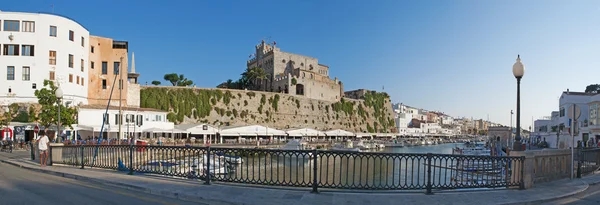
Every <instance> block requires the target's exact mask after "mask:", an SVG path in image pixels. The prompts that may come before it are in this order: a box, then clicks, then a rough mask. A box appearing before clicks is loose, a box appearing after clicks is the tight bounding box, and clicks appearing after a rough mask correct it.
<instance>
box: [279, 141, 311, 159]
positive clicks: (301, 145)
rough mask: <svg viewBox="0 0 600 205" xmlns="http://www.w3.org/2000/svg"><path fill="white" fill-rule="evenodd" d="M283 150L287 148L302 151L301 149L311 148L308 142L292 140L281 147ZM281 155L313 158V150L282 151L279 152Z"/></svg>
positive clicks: (287, 149)
mask: <svg viewBox="0 0 600 205" xmlns="http://www.w3.org/2000/svg"><path fill="white" fill-rule="evenodd" d="M281 150H285V151H294V150H298V151H300V150H309V149H308V143H306V142H302V141H300V140H291V141H290V142H288V143H287V144H285V145H284V146H283V147H282V148H281ZM279 156H281V157H293V158H300V159H312V158H313V153H312V152H281V153H280V154H279Z"/></svg>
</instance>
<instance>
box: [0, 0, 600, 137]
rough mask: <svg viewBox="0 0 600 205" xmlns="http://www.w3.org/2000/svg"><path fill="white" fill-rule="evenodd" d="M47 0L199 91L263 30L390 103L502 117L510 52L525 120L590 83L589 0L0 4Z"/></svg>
mask: <svg viewBox="0 0 600 205" xmlns="http://www.w3.org/2000/svg"><path fill="white" fill-rule="evenodd" d="M84 2H85V3H84ZM52 4H54V11H55V13H57V14H62V15H66V16H69V17H71V18H73V19H76V20H77V21H78V22H80V23H81V24H83V25H84V26H85V27H87V28H88V29H89V31H90V33H91V34H93V35H99V36H105V37H111V38H114V39H117V40H126V41H129V43H130V44H129V45H130V52H131V51H133V52H135V54H136V69H137V71H138V72H139V73H141V74H142V76H141V79H140V81H141V82H142V83H144V82H148V83H150V82H151V81H152V80H160V79H162V77H163V75H164V74H165V73H167V72H177V73H183V74H185V75H186V76H187V77H188V78H191V79H192V80H193V81H194V82H195V83H196V84H197V86H199V87H215V86H216V85H218V84H219V83H220V82H223V81H225V80H227V79H233V80H235V79H237V78H238V77H239V74H240V73H241V72H242V71H243V70H244V69H245V66H246V60H248V56H249V55H250V54H251V53H252V52H253V51H254V50H253V48H254V45H256V44H257V43H259V42H260V40H262V39H263V38H265V37H271V39H272V40H275V41H277V46H279V47H280V48H281V49H282V50H285V51H289V52H293V53H299V54H304V55H308V56H313V57H316V58H319V61H320V63H322V64H326V65H329V66H330V69H331V71H330V75H331V77H332V78H333V77H338V78H340V79H341V80H342V81H343V82H344V86H345V89H346V90H350V89H358V88H366V89H373V90H378V91H381V90H382V88H383V87H385V90H384V91H385V92H388V93H389V94H390V95H391V96H392V100H393V102H402V103H404V104H408V105H411V106H415V107H420V108H425V109H429V110H439V111H443V112H445V113H448V114H450V115H453V116H467V117H473V118H482V119H487V116H488V115H489V119H490V120H491V121H495V122H499V123H503V124H505V125H508V124H509V123H510V110H511V109H516V80H515V79H514V77H513V75H512V65H513V63H514V62H515V59H516V57H517V54H520V55H521V58H522V60H523V63H524V64H525V69H526V71H525V76H524V77H523V81H522V84H521V86H522V87H521V95H522V98H521V100H522V104H521V105H522V106H521V109H522V118H521V120H522V125H523V127H525V128H527V127H528V126H529V125H530V124H531V120H532V117H533V118H538V117H541V116H548V115H550V112H551V111H553V110H558V97H559V96H560V94H561V92H562V91H563V90H566V89H567V88H570V90H572V91H583V90H584V89H585V86H586V85H588V84H591V83H600V1H597V0H590V1H576V0H575V1H552V0H531V1H516V0H515V1H511V0H508V1H500V0H498V1H492V0H489V1H487V0H485V1H484V0H471V1H419V0H415V1H401V0H390V1H383V0H381V1H352V0H302V1H300V0H289V1H282V0H274V1H260V0H253V1H245V0H238V1H236V0H219V1H208V0H206V1H205V0H194V1H157V0H148V1H133V0H132V1H116V0H109V1H64V0H55V1H50V0H19V1H4V2H3V3H2V5H1V7H0V10H7V11H25V12H38V11H42V12H51V11H52V9H51V6H50V5H52ZM164 83H165V82H163V84H164Z"/></svg>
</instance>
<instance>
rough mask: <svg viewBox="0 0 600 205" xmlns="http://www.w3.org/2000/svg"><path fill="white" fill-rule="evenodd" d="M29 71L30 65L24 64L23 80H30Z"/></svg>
mask: <svg viewBox="0 0 600 205" xmlns="http://www.w3.org/2000/svg"><path fill="white" fill-rule="evenodd" d="M29 71H30V69H29V66H23V81H29V78H30V77H31V75H30V74H29Z"/></svg>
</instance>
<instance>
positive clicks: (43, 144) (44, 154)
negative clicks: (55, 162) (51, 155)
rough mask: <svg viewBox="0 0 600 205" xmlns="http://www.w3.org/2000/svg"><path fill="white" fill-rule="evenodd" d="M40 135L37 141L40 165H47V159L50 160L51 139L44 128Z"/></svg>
mask: <svg viewBox="0 0 600 205" xmlns="http://www.w3.org/2000/svg"><path fill="white" fill-rule="evenodd" d="M39 136H40V137H39V139H38V140H37V143H38V149H39V150H40V166H41V167H45V166H46V161H48V143H49V142H50V140H49V139H48V136H46V132H45V131H44V130H42V131H40V133H39Z"/></svg>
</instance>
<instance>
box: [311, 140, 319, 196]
mask: <svg viewBox="0 0 600 205" xmlns="http://www.w3.org/2000/svg"><path fill="white" fill-rule="evenodd" d="M312 154H313V185H312V191H311V193H314V194H318V193H319V190H318V188H319V181H318V180H317V172H318V170H317V157H318V154H319V150H317V149H314V150H313V153H312Z"/></svg>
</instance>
